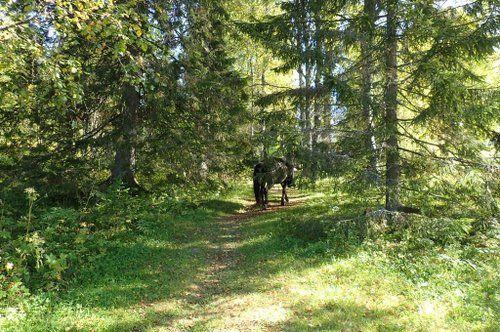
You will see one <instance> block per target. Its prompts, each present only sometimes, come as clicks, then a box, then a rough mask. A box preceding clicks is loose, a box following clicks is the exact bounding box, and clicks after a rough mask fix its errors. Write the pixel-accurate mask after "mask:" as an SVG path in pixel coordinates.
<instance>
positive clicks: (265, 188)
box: [264, 187, 269, 209]
mask: <svg viewBox="0 0 500 332" xmlns="http://www.w3.org/2000/svg"><path fill="white" fill-rule="evenodd" d="M267 193H268V190H267V187H264V209H267V206H268V204H269V200H268V197H267Z"/></svg>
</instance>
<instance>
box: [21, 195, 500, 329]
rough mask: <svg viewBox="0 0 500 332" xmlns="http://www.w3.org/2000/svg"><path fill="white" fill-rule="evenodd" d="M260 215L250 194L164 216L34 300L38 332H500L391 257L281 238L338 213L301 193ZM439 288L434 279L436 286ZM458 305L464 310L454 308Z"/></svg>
mask: <svg viewBox="0 0 500 332" xmlns="http://www.w3.org/2000/svg"><path fill="white" fill-rule="evenodd" d="M291 197H292V199H291V202H290V205H289V206H286V207H281V206H279V200H278V198H279V196H278V191H277V190H275V191H274V192H273V195H272V200H271V208H270V209H268V210H266V211H260V209H258V208H257V207H255V205H254V203H253V201H252V199H251V193H250V192H249V190H247V191H245V192H244V193H239V194H238V195H236V196H235V197H232V198H230V199H214V200H211V201H207V202H205V203H204V204H203V206H202V208H200V209H199V210H198V211H197V212H193V213H187V214H185V215H181V216H178V217H176V218H175V220H165V221H164V222H162V223H160V224H159V226H157V227H156V228H154V229H151V230H150V231H148V232H146V233H145V234H142V235H139V236H137V237H136V238H134V240H133V241H130V242H128V243H122V244H120V243H117V244H116V247H115V248H114V249H113V250H112V252H110V253H109V254H107V255H105V256H103V257H100V258H99V259H98V260H97V261H95V262H93V263H92V268H91V269H90V268H89V269H88V270H86V269H82V271H80V273H79V277H78V278H77V279H75V280H74V281H73V282H72V283H71V285H70V286H69V289H67V290H65V291H64V292H63V294H62V295H61V294H59V295H58V296H57V298H52V299H51V298H50V297H49V298H45V299H43V300H39V303H32V304H31V305H30V308H29V310H27V313H26V315H27V316H26V317H25V319H24V320H23V322H22V324H21V325H17V326H16V327H15V328H13V330H29V331H37V330H39V331H49V330H62V331H308V330H311V331H318V330H322V331H378V330H383V331H400V330H414V331H419V330H429V331H431V330H472V329H480V330H492V331H493V330H495V325H494V323H493V322H492V321H488V320H487V321H483V322H479V323H478V322H475V323H470V322H469V320H468V319H465V320H464V318H463V315H462V314H461V313H460V310H458V309H457V308H458V307H457V306H456V304H455V303H454V302H453V300H450V299H454V297H453V298H449V297H446V296H443V297H439V296H436V293H435V291H434V290H433V289H432V288H429V287H427V288H426V287H424V286H423V287H421V288H418V287H416V286H415V284H414V283H411V282H410V281H408V279H407V278H406V277H405V275H404V274H401V273H400V272H398V271H397V269H393V268H391V267H390V266H389V265H387V264H386V261H387V260H386V259H385V258H384V257H383V254H377V253H372V252H370V251H369V250H366V248H362V247H349V248H347V249H345V250H344V251H342V252H337V253H336V254H329V253H328V250H325V243H324V242H316V243H313V244H308V245H304V244H303V243H301V242H297V241H295V240H293V239H291V238H288V237H284V236H281V235H280V234H281V233H280V232H279V231H277V230H279V229H280V227H282V226H280V225H282V223H283V220H284V219H286V218H293V217H294V216H306V217H307V216H315V215H318V214H321V213H325V211H327V210H331V207H329V206H328V205H327V204H325V203H324V201H323V200H322V198H321V194H311V195H306V194H302V195H299V194H298V193H297V192H294V191H292V195H291ZM431 282H432V281H431ZM455 309H456V310H455Z"/></svg>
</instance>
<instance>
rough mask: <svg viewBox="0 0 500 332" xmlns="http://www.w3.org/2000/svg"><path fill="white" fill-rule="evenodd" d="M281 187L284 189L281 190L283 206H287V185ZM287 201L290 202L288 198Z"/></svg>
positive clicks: (283, 184)
mask: <svg viewBox="0 0 500 332" xmlns="http://www.w3.org/2000/svg"><path fill="white" fill-rule="evenodd" d="M281 187H282V188H283V189H282V190H281V206H284V205H285V197H286V183H282V184H281ZM286 201H287V202H288V197H287V198H286Z"/></svg>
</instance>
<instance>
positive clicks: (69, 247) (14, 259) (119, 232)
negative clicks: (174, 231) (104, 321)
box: [0, 188, 198, 309]
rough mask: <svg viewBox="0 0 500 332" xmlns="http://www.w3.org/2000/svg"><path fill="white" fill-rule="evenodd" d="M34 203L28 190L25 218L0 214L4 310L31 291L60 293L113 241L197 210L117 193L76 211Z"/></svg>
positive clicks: (170, 200) (185, 203) (180, 202)
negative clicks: (75, 274) (71, 278)
mask: <svg viewBox="0 0 500 332" xmlns="http://www.w3.org/2000/svg"><path fill="white" fill-rule="evenodd" d="M38 198H39V196H38V194H37V193H36V191H35V190H34V189H28V190H26V201H27V203H28V204H27V211H26V214H25V215H22V216H20V217H18V218H15V217H14V216H13V214H12V213H10V212H6V211H7V209H2V210H1V213H0V240H1V241H0V303H2V304H4V305H7V306H11V305H14V304H15V302H16V301H18V300H20V299H21V298H23V296H24V295H25V294H27V293H29V292H30V290H31V291H33V290H37V291H42V290H52V289H57V288H60V287H64V285H65V283H66V282H67V280H69V278H70V277H71V276H72V275H73V274H74V273H75V272H76V271H77V270H78V268H79V267H80V266H82V265H84V264H88V263H89V262H91V261H92V260H95V259H97V258H98V257H99V256H101V255H103V254H105V253H106V252H107V250H108V249H109V248H110V247H112V245H113V243H114V242H115V241H121V242H125V241H128V240H129V239H132V238H133V237H134V236H137V235H140V234H141V233H143V234H145V233H148V232H152V231H154V230H155V229H157V227H156V226H157V223H158V222H162V221H163V220H164V218H163V217H164V215H166V214H171V215H182V214H185V213H186V211H189V210H193V209H194V208H196V207H197V206H198V204H197V203H193V202H192V199H189V198H186V199H179V198H175V197H170V196H166V195H161V196H157V197H155V196H153V195H150V196H147V197H145V196H132V195H130V194H129V193H128V192H127V190H124V189H121V188H112V189H110V190H109V191H107V192H105V193H102V192H94V193H92V194H91V196H89V197H87V199H86V200H85V202H84V204H82V207H81V208H80V209H75V208H68V207H51V208H44V207H42V206H37V203H38ZM87 205H91V206H92V207H91V208H89V207H87ZM0 208H4V207H0ZM0 309H1V308H0Z"/></svg>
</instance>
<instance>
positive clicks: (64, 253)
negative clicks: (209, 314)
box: [0, 188, 243, 331]
mask: <svg viewBox="0 0 500 332" xmlns="http://www.w3.org/2000/svg"><path fill="white" fill-rule="evenodd" d="M234 192H235V190H234V189H231V190H227V191H226V192H225V193H223V194H220V193H218V192H212V193H208V194H203V195H202V194H201V193H195V194H194V193H190V194H189V195H185V196H183V197H171V196H163V195H140V196H131V195H129V194H128V193H127V192H126V191H124V190H122V189H119V188H115V189H113V190H110V191H109V192H107V193H96V195H97V197H94V198H92V200H94V204H93V205H92V207H83V208H82V209H79V210H76V209H73V208H62V207H60V208H48V209H44V208H38V209H35V208H34V209H32V211H31V212H30V216H29V218H30V220H29V223H30V229H29V230H28V229H27V224H28V217H27V216H26V217H25V216H23V217H22V218H21V219H19V220H17V221H16V220H12V219H11V218H9V217H8V216H4V217H3V219H2V225H1V226H2V228H1V231H2V236H3V238H4V239H5V240H7V241H5V242H2V243H1V244H0V247H1V248H0V249H2V251H1V255H0V256H1V257H0V330H7V331H10V330H13V331H56V330H64V329H67V328H68V327H69V329H70V330H71V329H74V330H80V329H84V330H117V331H121V330H124V329H125V330H127V329H128V328H129V326H134V325H135V324H136V323H137V322H138V321H140V320H141V316H140V315H141V313H140V311H141V304H143V305H146V303H148V302H150V301H156V300H158V299H161V298H165V297H168V298H175V296H180V295H179V294H181V293H182V291H183V290H184V289H185V287H187V285H188V284H189V282H190V280H192V278H193V276H194V275H196V274H197V273H198V269H201V267H202V266H203V261H204V257H203V256H202V255H200V254H199V252H200V250H201V249H200V248H203V246H205V245H206V238H205V237H204V236H203V229H204V228H208V227H209V223H210V222H211V221H212V220H213V219H214V218H216V217H219V216H222V215H227V214H233V213H235V212H237V211H238V210H239V209H241V208H242V206H243V205H242V204H241V202H238V201H235V200H229V199H226V198H225V197H228V196H235V194H234ZM28 194H29V193H28ZM29 199H30V197H28V200H29ZM36 199H37V197H34V199H33V201H36ZM33 205H34V204H33ZM89 206H90V204H89ZM131 306H132V307H134V306H135V307H137V312H135V313H133V314H131V313H130V312H129V309H130V307H131ZM174 313H175V314H179V315H182V314H183V310H182V308H176V309H175V310H174ZM75 322H76V323H75ZM115 325H116V326H115Z"/></svg>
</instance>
